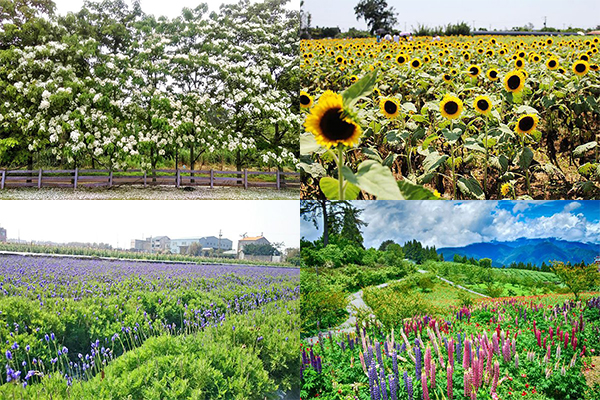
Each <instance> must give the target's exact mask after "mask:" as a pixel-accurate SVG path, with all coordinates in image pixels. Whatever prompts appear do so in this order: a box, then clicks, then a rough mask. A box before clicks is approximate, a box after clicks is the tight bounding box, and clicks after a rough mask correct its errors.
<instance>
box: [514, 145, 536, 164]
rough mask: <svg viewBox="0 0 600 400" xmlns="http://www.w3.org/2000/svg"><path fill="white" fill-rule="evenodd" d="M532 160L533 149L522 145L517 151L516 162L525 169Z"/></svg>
mask: <svg viewBox="0 0 600 400" xmlns="http://www.w3.org/2000/svg"><path fill="white" fill-rule="evenodd" d="M532 161H533V151H531V149H530V148H529V147H523V148H522V149H521V151H519V152H518V153H517V158H516V162H517V165H518V166H519V167H521V168H522V169H527V168H529V166H530V165H531V162H532Z"/></svg>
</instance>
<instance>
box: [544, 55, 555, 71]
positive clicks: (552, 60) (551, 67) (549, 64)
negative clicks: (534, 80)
mask: <svg viewBox="0 0 600 400" xmlns="http://www.w3.org/2000/svg"><path fill="white" fill-rule="evenodd" d="M546 68H548V69H549V70H551V71H554V70H555V69H557V68H558V60H557V59H556V58H554V57H550V58H549V59H548V61H546Z"/></svg>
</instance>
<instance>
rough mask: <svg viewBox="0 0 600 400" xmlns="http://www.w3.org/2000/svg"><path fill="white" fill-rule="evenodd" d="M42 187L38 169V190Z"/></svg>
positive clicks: (40, 174)
mask: <svg viewBox="0 0 600 400" xmlns="http://www.w3.org/2000/svg"><path fill="white" fill-rule="evenodd" d="M41 187H42V169H41V168H40V170H39V172H38V189H41Z"/></svg>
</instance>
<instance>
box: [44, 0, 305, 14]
mask: <svg viewBox="0 0 600 400" xmlns="http://www.w3.org/2000/svg"><path fill="white" fill-rule="evenodd" d="M92 1H93V2H99V1H100V0H92ZM250 1H251V2H252V3H257V2H259V1H260V0H250ZM125 2H126V3H127V4H129V5H130V6H131V4H132V1H131V0H125ZM237 2H238V0H166V1H165V0H140V5H141V6H142V10H143V11H144V12H145V13H146V14H153V15H155V16H157V17H158V16H161V15H164V16H166V17H169V18H174V17H177V16H178V15H179V14H180V12H181V10H182V9H183V8H184V7H188V8H196V7H197V6H198V5H199V4H200V3H206V4H208V11H209V13H210V12H211V11H218V10H219V6H220V5H221V4H232V3H237ZM54 3H56V12H57V13H58V14H60V15H65V14H67V13H68V12H77V11H79V10H81V7H82V6H83V0H54ZM288 7H289V8H290V9H295V10H299V9H300V0H290V3H289V4H288Z"/></svg>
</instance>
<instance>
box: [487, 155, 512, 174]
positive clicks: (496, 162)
mask: <svg viewBox="0 0 600 400" xmlns="http://www.w3.org/2000/svg"><path fill="white" fill-rule="evenodd" d="M490 165H491V166H492V167H494V168H496V169H498V170H500V171H502V172H504V171H506V170H507V169H508V158H507V157H506V156H505V155H504V154H500V155H499V156H498V157H491V158H490Z"/></svg>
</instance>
